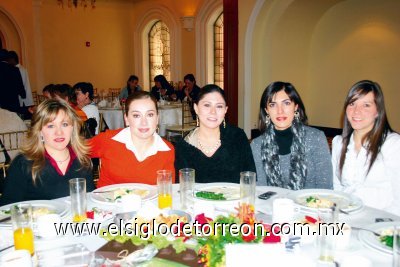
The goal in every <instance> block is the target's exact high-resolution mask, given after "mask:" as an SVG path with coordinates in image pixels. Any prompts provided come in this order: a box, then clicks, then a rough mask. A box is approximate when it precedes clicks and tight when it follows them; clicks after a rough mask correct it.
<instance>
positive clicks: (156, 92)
mask: <svg viewBox="0 0 400 267" xmlns="http://www.w3.org/2000/svg"><path fill="white" fill-rule="evenodd" d="M154 83H155V85H154V86H153V88H151V94H152V95H153V96H154V97H155V98H156V99H157V101H159V100H170V95H171V94H173V93H174V88H173V87H172V86H171V85H170V84H169V82H168V81H167V79H166V78H165V76H164V75H157V76H155V77H154Z"/></svg>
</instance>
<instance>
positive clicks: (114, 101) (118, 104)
mask: <svg viewBox="0 0 400 267" xmlns="http://www.w3.org/2000/svg"><path fill="white" fill-rule="evenodd" d="M111 107H113V108H115V109H117V108H121V104H120V103H119V99H118V97H115V98H114V100H113V102H112V104H111Z"/></svg>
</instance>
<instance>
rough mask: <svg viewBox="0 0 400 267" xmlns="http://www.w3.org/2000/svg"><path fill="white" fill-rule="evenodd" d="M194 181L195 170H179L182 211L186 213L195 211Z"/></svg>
mask: <svg viewBox="0 0 400 267" xmlns="http://www.w3.org/2000/svg"><path fill="white" fill-rule="evenodd" d="M194 180H195V171H194V169H190V168H184V169H180V170H179V192H180V197H181V199H180V200H181V209H182V210H184V211H192V210H193V190H194Z"/></svg>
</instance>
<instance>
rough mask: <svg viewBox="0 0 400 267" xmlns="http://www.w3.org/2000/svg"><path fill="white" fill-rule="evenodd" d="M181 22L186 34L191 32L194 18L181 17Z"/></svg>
mask: <svg viewBox="0 0 400 267" xmlns="http://www.w3.org/2000/svg"><path fill="white" fill-rule="evenodd" d="M181 21H182V23H183V28H184V29H185V30H187V31H188V32H191V31H192V30H193V27H194V17H189V16H188V17H181Z"/></svg>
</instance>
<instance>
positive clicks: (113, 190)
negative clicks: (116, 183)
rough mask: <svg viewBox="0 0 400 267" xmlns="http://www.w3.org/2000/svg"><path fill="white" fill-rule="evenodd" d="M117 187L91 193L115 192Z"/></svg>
mask: <svg viewBox="0 0 400 267" xmlns="http://www.w3.org/2000/svg"><path fill="white" fill-rule="evenodd" d="M116 190H118V189H112V190H104V191H98V192H92V193H93V194H103V193H111V192H115V191H116Z"/></svg>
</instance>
